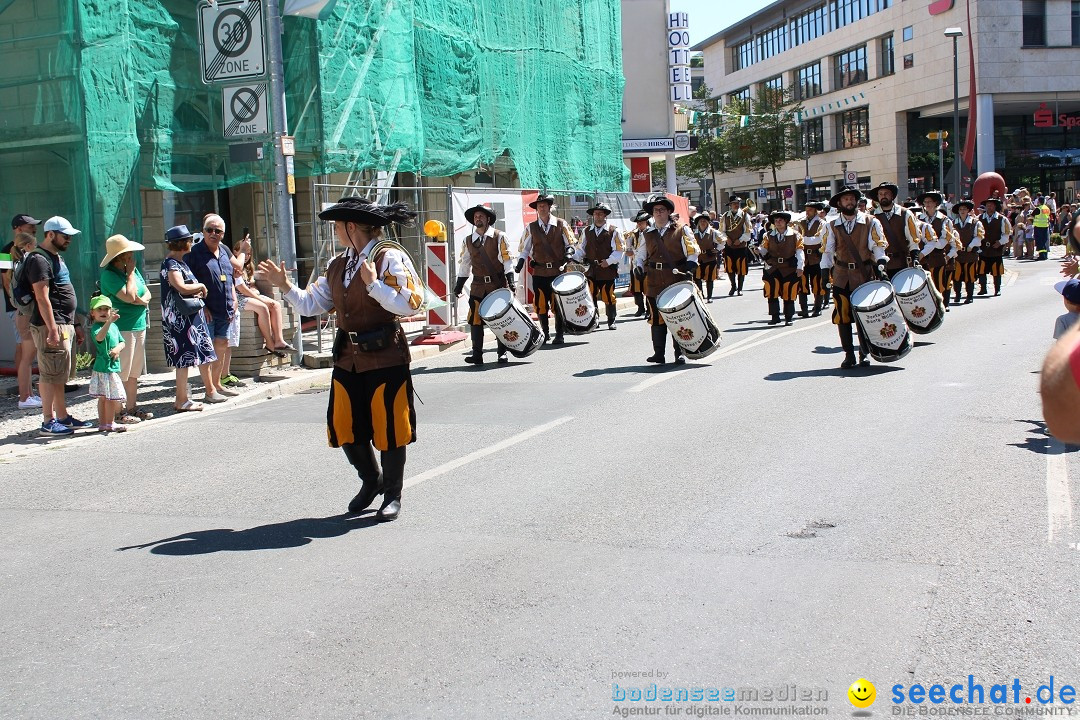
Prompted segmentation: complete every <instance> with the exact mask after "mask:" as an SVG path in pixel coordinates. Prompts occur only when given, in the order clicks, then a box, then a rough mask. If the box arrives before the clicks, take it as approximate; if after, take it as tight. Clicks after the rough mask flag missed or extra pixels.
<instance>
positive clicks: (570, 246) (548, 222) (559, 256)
mask: <svg viewBox="0 0 1080 720" xmlns="http://www.w3.org/2000/svg"><path fill="white" fill-rule="evenodd" d="M554 205H555V197H554V196H553V195H548V194H547V193H541V194H540V196H539V197H538V198H536V199H535V200H533V201H532V202H531V203H529V207H531V208H532V209H534V210H536V220H534V221H532V222H531V223H529V224H528V225H526V226H525V233H524V235H522V236H521V246H520V247H519V249H518V255H519V257H518V261H517V267H515V268H514V269H515V270H516V271H517V272H521V269H522V268H523V267H524V266H525V258H528V259H529V267H530V268H532V278H533V298H534V301H535V302H534V306H535V308H536V317H537V319H538V320H539V321H540V327H541V329H543V331H544V342H547V340H548V338H549V337H551V332H550V328H549V325H548V312H549V311H550V312H554V313H555V339H554V341H552V344H553V345H562V343H563V322H562V317H561V315H560V313H559V305H558V303H557V302H555V291H554V290H552V289H551V282H552V281H553V280H554V279H555V278H556V277H558V276H559V275H561V274H562V271H563V266H565V265H566V262H567V261H568V260H570V259H571V258H573V257H574V235H573V233H572V232H571V230H570V225H569V224H567V222H566V221H565V220H563V219H562V218H557V217H555V216H554V215H552V214H551V209H552V207H553V206H554Z"/></svg>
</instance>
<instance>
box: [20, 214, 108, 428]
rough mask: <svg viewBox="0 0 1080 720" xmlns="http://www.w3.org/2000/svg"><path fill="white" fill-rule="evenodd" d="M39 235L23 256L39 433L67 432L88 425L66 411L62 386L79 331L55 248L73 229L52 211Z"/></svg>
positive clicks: (67, 241)
mask: <svg viewBox="0 0 1080 720" xmlns="http://www.w3.org/2000/svg"><path fill="white" fill-rule="evenodd" d="M44 229H45V239H44V240H43V241H42V243H41V245H40V246H39V247H38V248H37V249H36V250H34V251H33V252H31V253H30V254H29V255H27V256H26V259H25V260H23V262H24V263H26V269H25V274H26V275H25V276H26V282H27V284H29V286H30V287H31V288H33V291H34V301H35V302H36V307H35V308H34V312H33V314H32V315H31V316H30V333H31V335H33V337H34V344H35V345H36V346H37V349H38V354H37V362H38V388H39V389H40V390H41V414H42V418H43V421H42V423H41V430H40V434H41V435H44V436H56V435H70V434H71V433H73V432H74V431H75V430H77V429H80V428H88V427H93V423H92V422H89V421H85V422H84V421H82V420H76V419H75V418H73V417H72V416H71V415H70V414H68V410H67V401H66V399H65V398H64V385H65V384H66V383H67V381H68V379H69V378H70V377H71V376H72V370H73V369H74V367H75V363H74V349H73V344H79V345H81V344H82V343H83V342H84V341H85V340H86V337H85V334H84V333H83V329H82V327H81V326H76V325H75V308H76V304H77V303H76V299H75V286H74V285H72V284H71V273H70V271H69V270H68V267H67V264H66V263H65V262H64V259H63V258H62V257H60V255H61V253H63V252H64V251H66V250H67V249H68V247H70V246H71V242H72V238H73V237H75V236H76V235H78V234H79V232H80V231H79V230H76V229H75V228H74V227H72V225H71V223H69V222H68V221H67V220H66V219H64V218H62V217H60V216H55V217H51V218H49V219H48V220H46V221H45V226H44Z"/></svg>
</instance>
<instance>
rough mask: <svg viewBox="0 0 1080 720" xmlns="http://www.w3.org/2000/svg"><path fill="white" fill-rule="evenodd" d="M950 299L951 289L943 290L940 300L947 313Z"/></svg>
mask: <svg viewBox="0 0 1080 720" xmlns="http://www.w3.org/2000/svg"><path fill="white" fill-rule="evenodd" d="M951 297H952V288H950V287H947V288H945V292H943V293H941V299H942V300H943V301H944V302H945V312H949V298H951Z"/></svg>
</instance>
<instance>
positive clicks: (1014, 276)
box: [1005, 270, 1020, 287]
mask: <svg viewBox="0 0 1080 720" xmlns="http://www.w3.org/2000/svg"><path fill="white" fill-rule="evenodd" d="M1018 279H1020V273H1018V272H1016V271H1015V270H1013V271H1012V272H1010V273H1009V281H1008V282H1007V283H1005V287H1012V286H1013V285H1015V284H1016V281H1017V280H1018Z"/></svg>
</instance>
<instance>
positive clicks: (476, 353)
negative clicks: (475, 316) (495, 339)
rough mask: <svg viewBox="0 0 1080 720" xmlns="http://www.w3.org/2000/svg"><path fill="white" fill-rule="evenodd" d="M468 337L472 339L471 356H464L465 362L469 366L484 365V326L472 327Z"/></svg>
mask: <svg viewBox="0 0 1080 720" xmlns="http://www.w3.org/2000/svg"><path fill="white" fill-rule="evenodd" d="M469 336H470V338H471V339H472V355H466V356H465V362H467V363H469V364H470V365H483V364H484V326H483V325H473V326H471V327H470V328H469Z"/></svg>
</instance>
